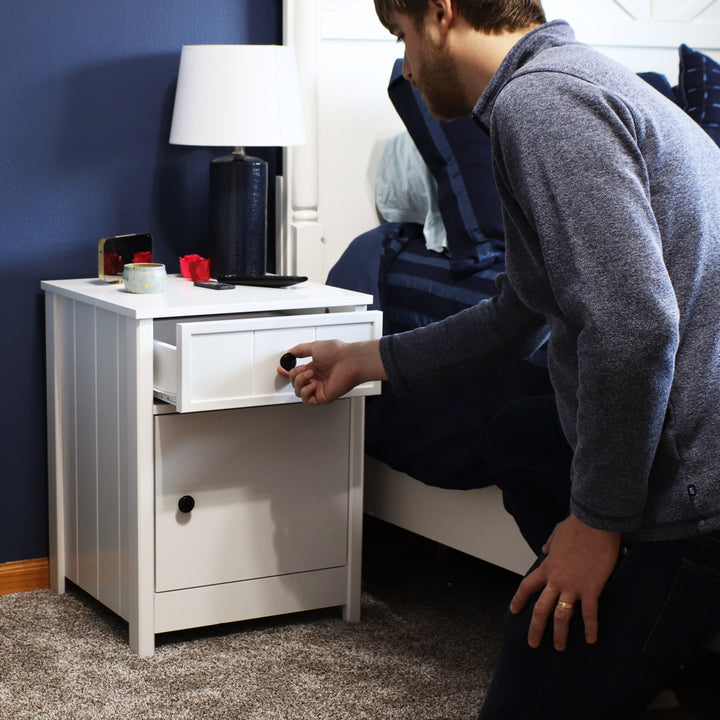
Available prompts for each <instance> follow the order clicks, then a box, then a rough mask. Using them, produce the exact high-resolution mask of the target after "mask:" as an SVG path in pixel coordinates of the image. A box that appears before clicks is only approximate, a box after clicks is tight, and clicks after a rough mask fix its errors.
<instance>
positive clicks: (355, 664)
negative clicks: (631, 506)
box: [0, 532, 517, 720]
mask: <svg viewBox="0 0 720 720" xmlns="http://www.w3.org/2000/svg"><path fill="white" fill-rule="evenodd" d="M370 535H371V536H372V533H370ZM365 557H366V560H365V566H366V567H365V571H364V585H363V601H362V613H363V614H362V621H361V622H360V623H358V624H349V623H345V622H343V620H342V619H341V618H340V614H339V612H338V610H336V609H330V610H322V611H314V612H309V613H302V614H298V615H291V616H283V617H277V618H267V619H260V620H255V621H251V622H244V623H236V624H231V625H223V626H216V627H213V628H203V629H197V630H192V631H184V632H177V633H168V634H165V635H160V636H158V642H157V650H156V652H155V655H154V656H153V657H151V658H147V659H140V658H138V657H137V656H135V655H134V654H133V653H132V652H131V651H130V649H129V647H128V645H127V625H126V624H125V623H124V622H123V621H122V620H120V619H119V618H118V617H117V616H115V615H114V614H112V613H110V612H109V611H107V610H106V609H104V608H103V606H101V605H100V604H98V603H97V602H95V601H94V600H93V599H92V598H91V597H89V596H88V595H86V594H85V593H83V592H82V591H80V590H78V589H77V588H75V587H73V586H71V587H70V589H69V590H68V592H67V593H66V594H65V595H63V596H58V595H56V594H54V593H52V592H51V591H37V592H30V593H20V594H16V595H7V596H4V597H0V718H2V720H16V719H18V720H20V719H25V718H27V719H28V720H30V719H32V720H38V719H39V718H53V719H55V718H62V719H63V720H65V719H68V718H72V720H86V719H87V720H95V719H96V718H97V719H100V718H103V719H105V718H108V719H110V718H111V719H112V720H131V719H132V720H136V719H137V720H141V719H146V718H147V719H152V720H171V719H172V720H175V719H184V718H187V719H189V720H190V719H191V720H200V719H203V720H205V719H207V720H215V719H217V720H220V719H223V720H224V719H226V718H243V719H245V718H248V719H250V720H270V719H273V720H275V719H282V720H286V719H287V720H291V719H292V720H297V719H302V718H312V719H313V720H324V719H325V718H327V719H328V720H331V719H332V720H342V719H344V718H348V719H350V718H352V719H353V720H361V719H363V718H368V719H372V720H381V719H384V718H387V719H388V720H394V719H398V720H401V719H402V720H424V719H427V720H455V719H457V720H460V719H462V720H468V719H469V718H474V717H475V716H476V715H477V711H478V708H479V707H480V705H481V703H482V699H483V697H484V693H485V691H486V688H487V685H488V682H489V678H490V676H491V673H492V669H493V666H494V662H495V658H496V655H497V651H498V647H499V642H500V628H501V620H502V615H503V613H504V610H505V607H506V605H507V602H508V600H509V598H510V596H511V595H512V592H513V590H514V587H515V585H516V583H517V580H516V578H515V576H513V575H511V574H510V573H505V572H504V571H501V570H498V569H497V568H492V567H489V566H487V565H484V564H483V563H480V562H478V561H474V560H472V559H470V558H466V557H465V556H462V555H460V554H459V553H452V552H451V551H446V550H438V549H437V547H436V546H432V545H431V544H427V543H424V542H418V541H416V540H413V541H410V542H406V541H405V540H403V538H402V537H398V536H397V535H395V534H393V533H390V534H385V533H383V532H380V533H379V535H378V534H375V535H374V536H373V537H371V538H370V539H369V540H368V542H366V554H365Z"/></svg>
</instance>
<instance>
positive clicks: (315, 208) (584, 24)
mask: <svg viewBox="0 0 720 720" xmlns="http://www.w3.org/2000/svg"><path fill="white" fill-rule="evenodd" d="M543 6H544V7H545V11H546V14H547V16H548V18H549V19H552V18H559V17H562V18H564V19H566V20H569V21H570V22H571V24H572V25H573V27H574V28H575V31H576V33H577V36H578V38H579V39H580V40H582V41H584V42H588V43H590V44H592V45H595V46H596V47H598V48H599V49H601V50H602V51H604V52H606V53H607V54H608V55H611V56H613V57H615V58H616V59H618V60H620V61H621V62H623V63H625V64H626V65H628V66H629V67H630V68H631V69H633V70H634V71H636V72H640V71H648V70H654V71H656V72H662V73H664V74H666V75H667V77H668V79H669V80H670V81H671V83H672V84H676V82H677V69H678V54H677V48H678V46H679V45H680V44H681V43H686V44H688V45H689V46H691V47H693V48H694V49H696V50H701V51H703V52H705V53H707V54H709V55H711V56H712V57H714V58H715V59H717V60H720V0H545V1H544V2H543ZM284 28H285V43H286V44H289V45H294V46H295V48H296V54H297V59H298V67H299V71H300V78H301V86H302V94H303V104H304V112H305V123H306V131H307V138H308V142H307V144H306V145H304V146H302V147H297V148H291V149H289V150H288V151H286V154H285V182H284V186H283V184H282V183H281V185H280V188H279V189H280V192H281V196H282V197H283V198H284V202H283V203H280V205H281V208H282V209H281V215H282V218H281V222H280V223H279V226H280V228H281V230H280V234H279V238H278V258H279V269H280V271H281V272H286V273H297V274H303V275H308V276H309V277H310V278H311V279H312V280H318V281H324V280H325V278H326V277H327V273H328V270H329V269H330V268H331V267H332V265H333V264H334V263H335V261H336V260H337V259H338V258H339V257H340V255H341V253H342V252H343V250H344V249H345V248H346V247H347V245H348V243H350V241H351V240H352V239H353V238H355V237H356V236H357V235H359V234H361V233H362V232H365V231H367V230H370V229H372V228H373V227H375V226H377V224H378V222H379V221H378V216H377V213H376V210H375V195H374V187H375V171H376V167H377V162H378V159H379V157H380V154H381V152H382V149H383V146H384V144H385V142H386V141H387V140H388V139H389V138H390V137H392V136H393V135H395V134H396V133H398V132H400V131H402V130H403V126H402V122H401V121H400V118H399V117H398V116H397V114H396V113H395V110H394V108H393V107H392V105H391V103H390V101H389V100H388V97H387V84H388V80H389V77H390V71H391V68H392V63H393V61H394V60H395V59H396V58H397V57H400V56H401V55H402V52H403V49H402V47H398V45H397V44H396V43H395V40H394V38H392V37H391V36H390V35H389V34H388V33H387V31H386V30H385V29H384V28H383V27H382V26H381V25H380V23H379V21H378V20H377V18H376V16H375V11H374V5H373V2H372V0H284ZM365 508H366V511H367V512H368V513H370V514H371V515H374V516H376V517H378V518H381V519H383V520H386V521H388V522H390V523H393V524H395V525H398V526H400V527H403V528H405V529H407V530H411V531H413V532H416V533H418V534H420V535H423V536H425V537H428V538H431V539H433V540H436V541H438V542H440V543H442V544H444V545H447V546H450V547H453V548H456V549H458V550H462V551H463V552H467V553H469V554H471V555H474V556H476V557H478V558H481V559H483V560H486V561H488V562H491V563H494V564H496V565H499V566H501V567H504V568H507V569H509V570H512V571H514V572H517V573H524V572H525V571H526V570H527V568H528V567H529V565H530V564H531V562H532V560H533V557H532V553H531V552H530V549H529V548H528V546H527V545H526V544H525V542H524V540H523V539H522V538H521V536H520V535H519V533H518V531H517V529H516V527H515V524H514V523H513V521H512V519H511V518H510V516H509V515H508V514H507V513H506V512H505V511H504V509H503V507H502V502H501V498H500V493H499V491H498V490H497V489H496V488H493V487H491V488H484V489H482V490H470V491H454V490H442V489H438V488H434V487H429V486H427V485H424V484H423V483H421V482H418V481H417V480H414V479H413V478H410V477H409V476H407V475H403V474H401V473H398V472H395V471H393V470H391V469H390V468H389V467H387V466H386V465H384V464H383V463H379V462H377V461H375V460H374V459H372V458H370V457H368V458H366V468H365Z"/></svg>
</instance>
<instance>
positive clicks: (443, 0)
mask: <svg viewBox="0 0 720 720" xmlns="http://www.w3.org/2000/svg"><path fill="white" fill-rule="evenodd" d="M430 12H431V18H432V19H433V20H434V21H435V22H436V23H438V25H439V26H440V28H441V29H442V30H443V31H444V32H446V31H447V29H448V28H449V27H450V25H451V23H452V19H453V15H454V8H453V5H452V0H430Z"/></svg>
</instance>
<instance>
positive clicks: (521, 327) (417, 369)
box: [380, 274, 548, 396]
mask: <svg viewBox="0 0 720 720" xmlns="http://www.w3.org/2000/svg"><path fill="white" fill-rule="evenodd" d="M497 282H498V289H499V292H498V294H497V295H495V296H494V297H492V298H489V299H487V300H483V301H482V302H480V303H479V304H477V305H475V306H473V307H470V308H468V309H466V310H463V311H461V312H459V313H457V314H456V315H452V316H450V317H448V318H445V319H444V320H441V321H439V322H436V323H433V324H431V325H427V326H425V327H422V328H417V329H415V330H410V331H408V332H404V333H398V334H396V335H388V336H385V337H383V338H382V339H381V341H380V353H381V356H382V360H383V364H384V366H385V371H386V372H387V374H388V378H389V380H390V383H391V385H392V387H393V390H394V391H395V392H396V393H397V394H398V395H400V396H402V395H406V394H408V393H410V392H412V391H415V390H418V389H421V388H423V387H426V386H428V385H431V384H434V383H436V382H439V381H442V380H443V379H446V378H448V377H457V376H469V375H472V374H474V373H480V372H483V371H484V370H488V369H490V368H491V367H493V366H495V365H497V364H498V363H500V362H502V361H504V360H508V359H510V358H519V357H525V356H527V355H530V354H531V353H532V352H534V351H535V350H537V349H538V348H539V347H540V346H541V345H542V344H543V342H545V340H546V339H547V334H548V333H547V326H546V324H545V318H544V317H543V316H541V315H538V314H537V313H534V312H532V311H531V310H529V309H528V308H527V307H526V306H525V305H524V304H523V303H522V302H521V301H520V299H519V298H518V297H517V295H516V294H515V292H514V290H513V288H512V286H511V285H510V283H509V282H508V280H507V277H506V276H505V275H504V274H501V275H499V276H498V278H497Z"/></svg>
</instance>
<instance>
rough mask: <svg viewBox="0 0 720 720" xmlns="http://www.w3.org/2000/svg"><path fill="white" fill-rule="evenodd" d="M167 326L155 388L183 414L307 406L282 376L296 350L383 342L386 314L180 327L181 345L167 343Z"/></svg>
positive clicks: (357, 391)
mask: <svg viewBox="0 0 720 720" xmlns="http://www.w3.org/2000/svg"><path fill="white" fill-rule="evenodd" d="M163 322H164V323H165V327H164V332H157V331H156V340H155V342H154V358H153V366H154V381H153V388H154V392H155V396H156V397H158V398H160V399H161V400H165V401H166V402H170V403H172V404H173V405H175V406H176V407H177V409H178V412H199V411H204V410H224V409H229V408H238V407H250V406H256V405H275V404H279V403H289V402H299V400H298V398H297V397H296V396H295V393H294V391H293V389H292V386H291V385H290V383H289V382H288V381H287V380H285V379H284V378H283V377H281V376H280V375H278V374H277V371H276V369H277V366H278V363H279V361H280V358H281V357H282V355H283V354H285V353H286V352H287V350H288V348H291V347H293V346H294V345H297V344H298V343H304V342H312V341H314V340H329V339H337V340H344V341H346V342H356V341H359V340H373V339H377V338H379V337H380V335H381V334H382V313H380V312H378V311H375V310H369V311H363V312H338V313H322V314H310V315H275V316H272V317H251V318H233V319H225V320H223V319H218V318H217V317H216V318H215V319H213V320H207V321H200V322H197V321H193V320H191V319H188V320H187V321H184V320H178V321H176V322H175V321H172V322H173V325H174V327H175V343H174V344H172V342H169V340H170V339H171V338H168V337H167V330H168V328H167V323H168V321H163ZM158 336H159V337H158ZM302 362H308V360H303V359H299V360H298V363H302ZM379 392H380V383H379V382H374V383H364V384H363V385H359V386H358V387H356V388H354V389H353V390H352V391H351V392H350V393H348V396H357V395H377V394H379Z"/></svg>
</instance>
